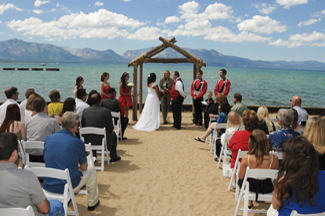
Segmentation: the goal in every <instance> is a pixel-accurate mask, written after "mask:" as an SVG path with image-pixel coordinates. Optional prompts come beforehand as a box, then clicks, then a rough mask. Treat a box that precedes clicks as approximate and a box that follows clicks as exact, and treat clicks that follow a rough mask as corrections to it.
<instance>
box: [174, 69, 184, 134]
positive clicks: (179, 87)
mask: <svg viewBox="0 0 325 216" xmlns="http://www.w3.org/2000/svg"><path fill="white" fill-rule="evenodd" d="M173 79H174V80H175V81H174V84H173V86H172V88H171V90H170V100H171V101H172V111H173V119H174V126H173V127H174V129H173V130H180V129H181V123H182V104H183V101H184V99H185V98H186V95H185V93H184V84H183V81H182V80H181V78H179V72H178V71H174V72H173Z"/></svg>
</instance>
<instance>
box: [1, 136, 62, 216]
mask: <svg viewBox="0 0 325 216" xmlns="http://www.w3.org/2000/svg"><path fill="white" fill-rule="evenodd" d="M18 151H19V150H18V142H17V136H16V135H15V134H13V133H1V134H0V182H1V184H0V190H1V193H0V208H27V207H28V206H31V207H32V208H33V211H34V214H35V215H43V214H45V215H58V216H63V215H64V208H63V205H62V203H61V202H60V201H58V200H47V199H46V197H45V195H44V192H43V190H42V187H41V185H40V183H39V181H38V179H37V177H36V175H35V174H34V173H32V172H30V171H26V170H22V162H21V160H20V159H18ZM16 161H19V163H18V164H19V165H18V167H17V165H16V164H15V162H16Z"/></svg>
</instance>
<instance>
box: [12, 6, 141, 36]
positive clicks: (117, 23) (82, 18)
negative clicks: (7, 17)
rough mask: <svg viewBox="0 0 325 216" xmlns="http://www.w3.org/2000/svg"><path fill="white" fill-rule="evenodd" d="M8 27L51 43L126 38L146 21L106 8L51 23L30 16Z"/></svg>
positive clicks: (62, 18)
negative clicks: (65, 40) (77, 39)
mask: <svg viewBox="0 0 325 216" xmlns="http://www.w3.org/2000/svg"><path fill="white" fill-rule="evenodd" d="M6 24H7V26H8V27H9V28H11V29H12V30H14V31H18V32H22V33H23V34H24V35H28V36H34V35H39V36H43V37H45V38H47V39H48V40H54V39H55V40H60V39H69V38H76V37H80V38H109V39H112V38H115V37H119V36H121V37H127V36H128V34H129V33H128V31H130V30H132V29H136V28H139V27H140V26H143V25H144V23H143V22H140V21H138V20H134V19H132V18H128V17H126V16H124V15H123V14H117V13H113V12H111V11H107V10H106V9H99V10H98V11H97V12H94V13H89V14H84V13H82V12H80V13H72V14H69V15H65V16H62V17H61V18H60V19H58V20H53V21H50V22H43V21H42V20H41V19H38V18H34V17H30V18H28V19H25V20H11V21H9V22H7V23H6Z"/></svg>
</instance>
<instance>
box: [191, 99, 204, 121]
mask: <svg viewBox="0 0 325 216" xmlns="http://www.w3.org/2000/svg"><path fill="white" fill-rule="evenodd" d="M202 101H203V97H201V98H197V99H196V100H194V99H193V103H194V116H193V123H194V124H197V125H200V126H202V103H201V102H202Z"/></svg>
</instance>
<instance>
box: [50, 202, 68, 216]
mask: <svg viewBox="0 0 325 216" xmlns="http://www.w3.org/2000/svg"><path fill="white" fill-rule="evenodd" d="M49 202H50V210H49V213H48V214H49V216H64V208H63V205H62V203H61V202H60V201H59V200H49Z"/></svg>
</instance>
